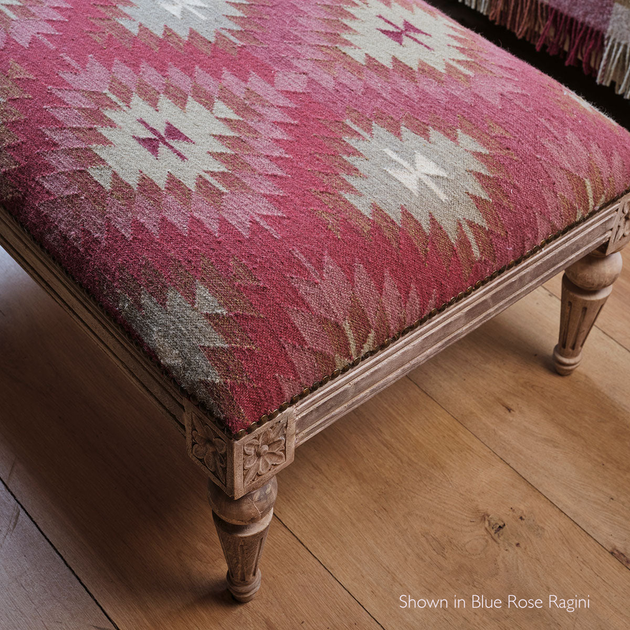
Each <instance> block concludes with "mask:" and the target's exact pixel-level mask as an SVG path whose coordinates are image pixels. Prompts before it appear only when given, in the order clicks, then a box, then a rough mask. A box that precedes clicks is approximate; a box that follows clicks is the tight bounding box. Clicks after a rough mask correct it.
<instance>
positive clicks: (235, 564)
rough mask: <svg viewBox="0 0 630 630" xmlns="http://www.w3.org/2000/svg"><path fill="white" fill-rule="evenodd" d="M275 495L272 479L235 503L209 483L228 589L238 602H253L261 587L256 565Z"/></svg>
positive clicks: (258, 570)
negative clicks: (224, 561)
mask: <svg viewBox="0 0 630 630" xmlns="http://www.w3.org/2000/svg"><path fill="white" fill-rule="evenodd" d="M277 494H278V483H277V481H276V478H275V477H272V479H271V481H269V482H268V483H267V484H265V485H264V486H263V487H262V488H259V489H258V490H253V491H252V492H250V493H248V494H246V495H245V496H243V497H241V498H240V499H237V500H234V499H231V498H230V497H228V496H227V495H226V494H225V493H224V492H223V491H222V490H221V489H220V488H218V487H217V486H216V485H214V483H212V481H210V482H209V484H208V499H209V501H210V505H211V506H212V512H213V516H214V524H215V527H216V529H217V533H218V534H219V540H220V541H221V547H222V548H223V554H224V555H225V559H226V561H227V565H228V573H227V584H228V589H229V590H230V592H231V593H232V595H233V596H234V598H235V599H236V600H238V601H239V602H248V601H250V600H252V599H253V598H254V595H256V593H257V592H258V589H259V588H260V578H261V574H260V569H259V568H258V562H259V561H260V556H261V555H262V550H263V547H264V545H265V540H266V538H267V532H268V531H269V525H270V523H271V519H272V517H273V506H274V503H275V501H276V496H277Z"/></svg>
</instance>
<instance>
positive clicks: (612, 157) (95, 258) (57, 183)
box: [0, 0, 630, 432]
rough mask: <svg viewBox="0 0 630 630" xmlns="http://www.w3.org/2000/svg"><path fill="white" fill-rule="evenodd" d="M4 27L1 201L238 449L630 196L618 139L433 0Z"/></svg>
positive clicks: (323, 1) (253, 4) (370, 0)
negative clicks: (549, 242)
mask: <svg viewBox="0 0 630 630" xmlns="http://www.w3.org/2000/svg"><path fill="white" fill-rule="evenodd" d="M38 2H39V0H38ZM29 20H30V22H29V24H30V25H26V26H25V25H24V24H22V22H24V21H29ZM0 28H2V29H3V30H2V33H3V38H2V39H0V45H3V46H4V49H3V60H2V63H1V65H0V72H1V74H0V122H1V123H2V127H1V133H0V147H1V150H0V156H1V161H0V163H1V165H2V166H1V168H2V176H1V177H0V195H1V198H2V200H3V203H4V204H5V205H6V207H7V208H9V210H10V211H11V212H12V213H13V214H15V216H16V217H17V218H18V219H19V220H20V221H21V222H22V224H23V225H25V226H26V227H27V228H28V229H29V230H30V231H31V233H32V234H33V235H34V236H35V237H36V238H37V239H38V240H39V241H40V242H41V243H42V245H43V246H44V247H45V248H47V249H48V251H49V252H50V253H51V254H52V255H53V256H54V257H55V258H56V259H57V260H58V261H60V262H61V263H62V264H63V265H64V267H65V268H66V269H67V270H68V271H69V272H70V273H71V274H72V275H73V276H74V277H75V278H76V279H77V280H78V281H79V282H80V283H82V284H83V285H84V286H85V287H86V288H87V289H88V290H89V291H90V292H91V293H92V294H93V295H94V296H95V297H96V298H97V300H98V301H99V302H100V303H101V304H102V305H103V307H104V308H105V309H106V310H107V311H108V312H109V313H110V314H111V315H112V317H114V318H115V319H116V320H117V321H118V322H120V323H121V324H122V325H123V326H124V327H125V328H126V329H127V330H128V331H129V332H130V333H131V334H132V335H134V336H135V337H136V338H137V339H139V340H140V341H141V342H142V343H143V344H144V346H145V348H146V350H147V352H149V353H150V354H151V355H152V356H153V357H155V358H156V359H157V360H159V361H160V363H161V364H162V365H163V366H164V367H165V368H166V369H167V370H168V371H169V372H170V373H171V374H172V375H173V377H174V378H175V379H176V380H177V381H178V383H179V384H180V385H181V386H183V387H185V388H186V389H187V390H188V391H189V392H190V393H191V394H194V395H195V396H197V397H198V398H199V399H200V400H201V401H203V402H204V403H205V404H206V405H207V406H209V407H210V408H211V409H212V410H213V412H214V413H215V414H216V415H217V417H219V418H221V419H222V421H223V422H224V423H225V424H226V425H227V426H228V427H229V428H230V429H231V430H232V431H233V432H238V431H239V430H242V429H244V428H246V427H247V426H248V425H249V424H250V423H251V422H253V421H257V420H258V419H259V418H260V417H261V416H262V415H263V414H266V413H269V412H271V411H272V410H274V409H276V408H278V407H279V406H280V405H281V404H283V403H284V402H286V401H289V400H290V399H291V398H293V397H295V396H296V395H298V394H299V393H300V392H302V391H303V390H304V389H305V388H309V387H311V386H312V385H313V384H314V383H318V382H320V381H321V380H322V379H325V378H326V377H327V376H329V375H330V374H331V373H332V372H333V371H335V370H339V369H342V368H344V367H345V366H347V365H348V364H349V363H351V362H353V361H355V360H356V359H357V358H359V357H361V356H363V355H365V354H366V353H369V352H373V351H375V350H376V349H378V348H379V347H380V346H381V345H382V344H383V343H384V342H385V341H386V340H388V339H390V338H391V337H393V336H396V335H398V334H399V333H400V332H401V331H402V330H404V329H405V328H407V327H408V326H410V325H411V324H413V323H414V322H416V321H418V320H419V319H421V318H422V317H423V316H424V315H426V314H427V313H428V312H429V311H430V310H432V309H434V308H437V307H439V306H441V305H442V304H444V303H446V302H448V301H449V300H450V299H451V298H453V297H454V296H456V295H457V294H459V293H460V292H461V291H464V290H466V289H467V288H468V287H471V286H473V285H474V284H475V283H476V282H478V281H479V280H482V279H484V278H486V277H487V276H489V275H490V274H491V273H493V272H494V271H495V270H497V269H499V268H501V267H503V266H504V265H506V264H508V263H510V262H511V261H513V260H516V259H518V258H519V257H520V256H521V255H523V254H524V253H525V252H527V251H529V250H530V249H531V248H532V247H533V246H535V245H537V244H538V243H540V242H541V241H542V240H544V239H545V238H547V237H549V236H550V235H552V234H555V233H556V232H558V231H559V230H561V229H563V228H564V227H566V226H569V225H571V224H572V223H573V222H574V221H576V220H577V219H578V218H579V217H581V216H584V215H585V214H587V213H588V212H590V211H592V210H593V209H594V208H596V207H598V206H600V205H602V204H603V203H605V202H607V201H608V200H610V199H612V198H614V197H616V196H618V195H619V194H621V193H623V192H624V191H625V190H626V189H627V188H628V187H629V186H630V142H629V140H630V137H629V136H628V134H627V133H626V132H625V131H623V130H622V129H620V128H619V127H618V126H616V125H615V124H614V123H612V122H611V121H610V120H608V119H607V118H606V117H604V116H603V115H602V114H600V113H599V112H597V111H596V110H594V109H593V108H591V107H590V106H588V105H587V104H586V103H584V102H583V101H581V100H580V99H579V98H578V97H576V96H575V95H574V94H572V93H570V92H568V91H567V90H565V89H564V88H562V87H561V86H560V85H559V84H557V83H555V82H554V81H552V80H551V79H549V78H548V77H546V76H544V75H542V74H540V73H538V72H537V71H536V70H533V69H532V68H529V67H528V66H526V65H524V64H522V63H520V62H518V61H517V60H515V59H514V58H513V57H511V56H510V55H508V54H507V53H505V52H503V51H501V50H499V49H497V48H495V47H494V46H492V45H490V44H489V43H487V42H485V41H484V40H483V39H481V38H480V37H478V36H476V35H474V34H472V33H469V32H468V31H466V30H465V29H463V28H462V27H460V26H459V25H457V24H455V23H454V22H452V21H450V20H449V19H447V18H446V17H444V16H443V15H441V14H440V13H439V12H437V11H436V10H435V9H433V8H431V7H429V6H428V5H426V4H424V3H423V2H421V1H420V0H417V1H416V0H413V1H412V0H300V1H297V0H293V1H291V0H281V1H278V2H274V3H270V2H268V1H267V0H247V1H246V0H241V1H240V2H219V3H212V4H210V3H209V2H208V1H207V0H186V1H184V0H178V1H177V2H175V1H174V0H164V2H162V3H160V2H157V3H155V4H151V5H149V4H147V3H146V2H144V0H119V1H118V2H114V1H109V0H98V2H89V1H88V0H64V3H62V2H56V3H54V4H50V3H48V4H42V3H39V4H36V3H35V0H14V3H13V4H6V3H5V5H4V13H2V16H1V19H0ZM25 33H30V35H29V36H28V37H27V36H26V35H25Z"/></svg>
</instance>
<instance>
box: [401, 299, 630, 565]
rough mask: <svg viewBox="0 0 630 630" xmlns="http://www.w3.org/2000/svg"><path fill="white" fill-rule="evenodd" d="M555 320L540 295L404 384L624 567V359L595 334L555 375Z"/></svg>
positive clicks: (627, 441)
mask: <svg viewBox="0 0 630 630" xmlns="http://www.w3.org/2000/svg"><path fill="white" fill-rule="evenodd" d="M611 299H612V298H611ZM559 313H560V301H559V300H558V299H557V298H556V297H555V296H553V295H551V294H550V293H549V292H547V291H546V290H545V289H544V288H540V289H538V290H537V291H535V292H534V293H532V294H530V295H529V296H528V297H527V298H525V299H524V300H521V301H520V302H519V304H518V305H517V306H516V307H513V308H511V309H508V310H507V311H506V312H504V313H503V314H501V315H499V316H498V317H497V318H496V319H495V320H493V321H492V322H489V323H487V324H485V325H484V326H482V327H481V328H479V329H478V330H476V331H475V332H473V333H472V334H471V335H469V336H468V337H466V338H465V339H463V340H462V341H461V342H460V343H459V344H456V345H454V346H451V347H450V348H448V349H447V350H446V351H445V352H442V353H441V354H440V355H439V356H438V357H435V358H434V359H433V360H431V361H430V362H429V363H427V364H426V365H423V366H421V367H420V368H418V369H417V370H415V371H413V372H412V373H411V375H410V378H411V379H412V380H413V381H414V382H416V383H417V384H418V386H419V387H421V388H422V389H423V390H424V391H425V392H427V393H428V394H429V395H430V396H431V398H432V399H433V400H435V401H437V403H438V404H439V405H440V406H441V407H442V408H444V409H445V410H447V411H448V412H449V413H450V414H452V415H453V416H454V417H455V418H457V419H458V420H459V421H460V422H461V423H462V424H463V425H464V426H465V427H467V428H468V429H469V430H470V431H471V432H472V433H473V434H474V435H475V436H477V437H478V438H479V439H480V440H481V441H482V442H484V444H486V445H488V446H489V448H491V449H492V450H493V451H494V452H495V453H497V454H498V455H499V456H500V457H501V458H503V459H504V460H505V461H506V462H507V463H509V464H510V466H512V467H513V468H514V469H515V470H517V471H518V472H519V473H520V474H521V475H523V477H525V478H526V479H527V480H528V481H529V482H530V483H531V484H533V485H534V486H535V487H536V488H537V489H538V490H539V491H540V492H542V493H543V494H544V495H545V496H546V497H548V498H549V499H550V500H551V501H552V502H553V503H554V504H555V505H557V506H558V507H559V508H560V509H561V510H562V511H563V512H565V513H566V514H567V515H568V516H569V517H570V518H572V519H573V520H574V521H575V522H576V523H577V524H578V525H579V526H580V527H582V528H583V529H584V530H585V531H587V532H588V533H589V534H590V535H591V536H593V538H595V539H596V540H597V541H599V542H600V543H601V544H602V545H603V547H605V548H606V549H607V550H608V551H609V552H610V553H611V554H613V555H614V556H615V557H616V558H618V559H619V560H620V562H623V563H625V564H626V565H627V566H628V567H629V568H630V531H629V529H628V522H630V457H629V456H628V452H629V450H628V449H629V447H630V389H629V388H628V378H629V376H630V352H628V351H627V350H626V349H625V348H624V347H623V346H621V345H620V344H619V343H617V342H616V341H615V340H614V339H612V338H611V337H610V336H608V335H607V334H605V333H603V332H602V331H601V330H599V329H598V328H597V327H595V328H593V330H592V331H591V334H590V336H589V338H588V340H587V342H586V346H585V351H584V360H583V361H582V364H581V365H580V367H579V368H578V369H577V370H576V371H575V372H574V373H573V374H572V375H571V376H567V377H562V376H559V375H557V374H556V373H555V372H554V370H553V366H552V363H551V357H550V355H551V350H552V348H553V345H554V343H555V338H556V335H557V327H558V322H559ZM629 317H630V314H629V313H626V314H624V319H625V322H626V326H628V323H630V322H629V321H628V320H629Z"/></svg>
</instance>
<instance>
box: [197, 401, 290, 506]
mask: <svg viewBox="0 0 630 630" xmlns="http://www.w3.org/2000/svg"><path fill="white" fill-rule="evenodd" d="M185 406H186V412H185V423H186V442H187V445H188V454H189V455H190V457H191V458H192V459H193V461H195V462H196V463H197V464H198V465H199V466H200V467H201V468H203V470H204V471H205V473H206V474H207V475H208V476H209V477H210V478H211V479H212V481H213V482H214V483H215V484H216V485H217V486H219V487H220V488H221V489H222V490H223V491H224V492H225V493H226V494H228V495H229V496H231V497H233V498H235V499H238V498H239V497H242V496H243V495H244V494H247V493H248V492H251V491H252V490H255V489H256V488H260V487H261V486H263V485H264V484H265V483H267V482H268V481H269V480H270V479H271V478H272V477H273V476H274V475H276V473H278V472H279V471H280V470H282V469H283V468H285V467H286V466H288V465H289V464H290V463H291V462H292V461H293V457H294V453H295V411H294V410H293V409H289V410H287V411H285V412H284V413H281V414H280V415H279V416H278V417H277V418H275V419H274V420H271V421H269V422H267V423H266V424H264V425H262V426H261V427H258V428H257V429H255V430H254V431H252V432H251V433H248V434H247V435H246V436H245V437H243V438H241V439H240V440H233V439H231V438H230V437H228V436H227V435H226V434H225V433H224V432H223V431H221V429H219V428H218V427H217V426H216V425H215V424H214V423H213V422H212V420H211V419H210V418H207V417H205V416H204V415H203V413H202V412H201V411H200V410H199V409H198V408H197V407H196V406H195V405H193V404H191V403H189V402H186V403H185Z"/></svg>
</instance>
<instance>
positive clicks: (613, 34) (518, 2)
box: [459, 0, 630, 98]
mask: <svg viewBox="0 0 630 630" xmlns="http://www.w3.org/2000/svg"><path fill="white" fill-rule="evenodd" d="M459 1H460V2H463V3H464V4H466V5H468V6H469V7H472V8H473V9H477V10H478V11H481V12H482V13H483V14H485V15H487V16H489V17H490V19H491V20H493V21H494V22H496V23H497V24H501V25H502V26H506V27H507V28H509V29H511V30H513V31H514V32H515V33H516V34H517V35H518V36H519V37H525V38H526V39H528V40H529V41H531V42H533V43H535V44H536V47H537V48H538V49H539V50H540V49H542V48H545V49H546V50H547V51H548V52H549V53H550V54H552V55H557V54H563V55H565V56H566V63H567V65H573V64H575V63H577V62H581V63H582V66H583V68H584V72H585V73H586V74H591V73H593V74H595V75H596V77H597V82H598V83H601V84H603V85H611V84H614V85H615V89H616V91H617V93H618V94H623V95H624V97H625V98H630V0H459Z"/></svg>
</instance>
